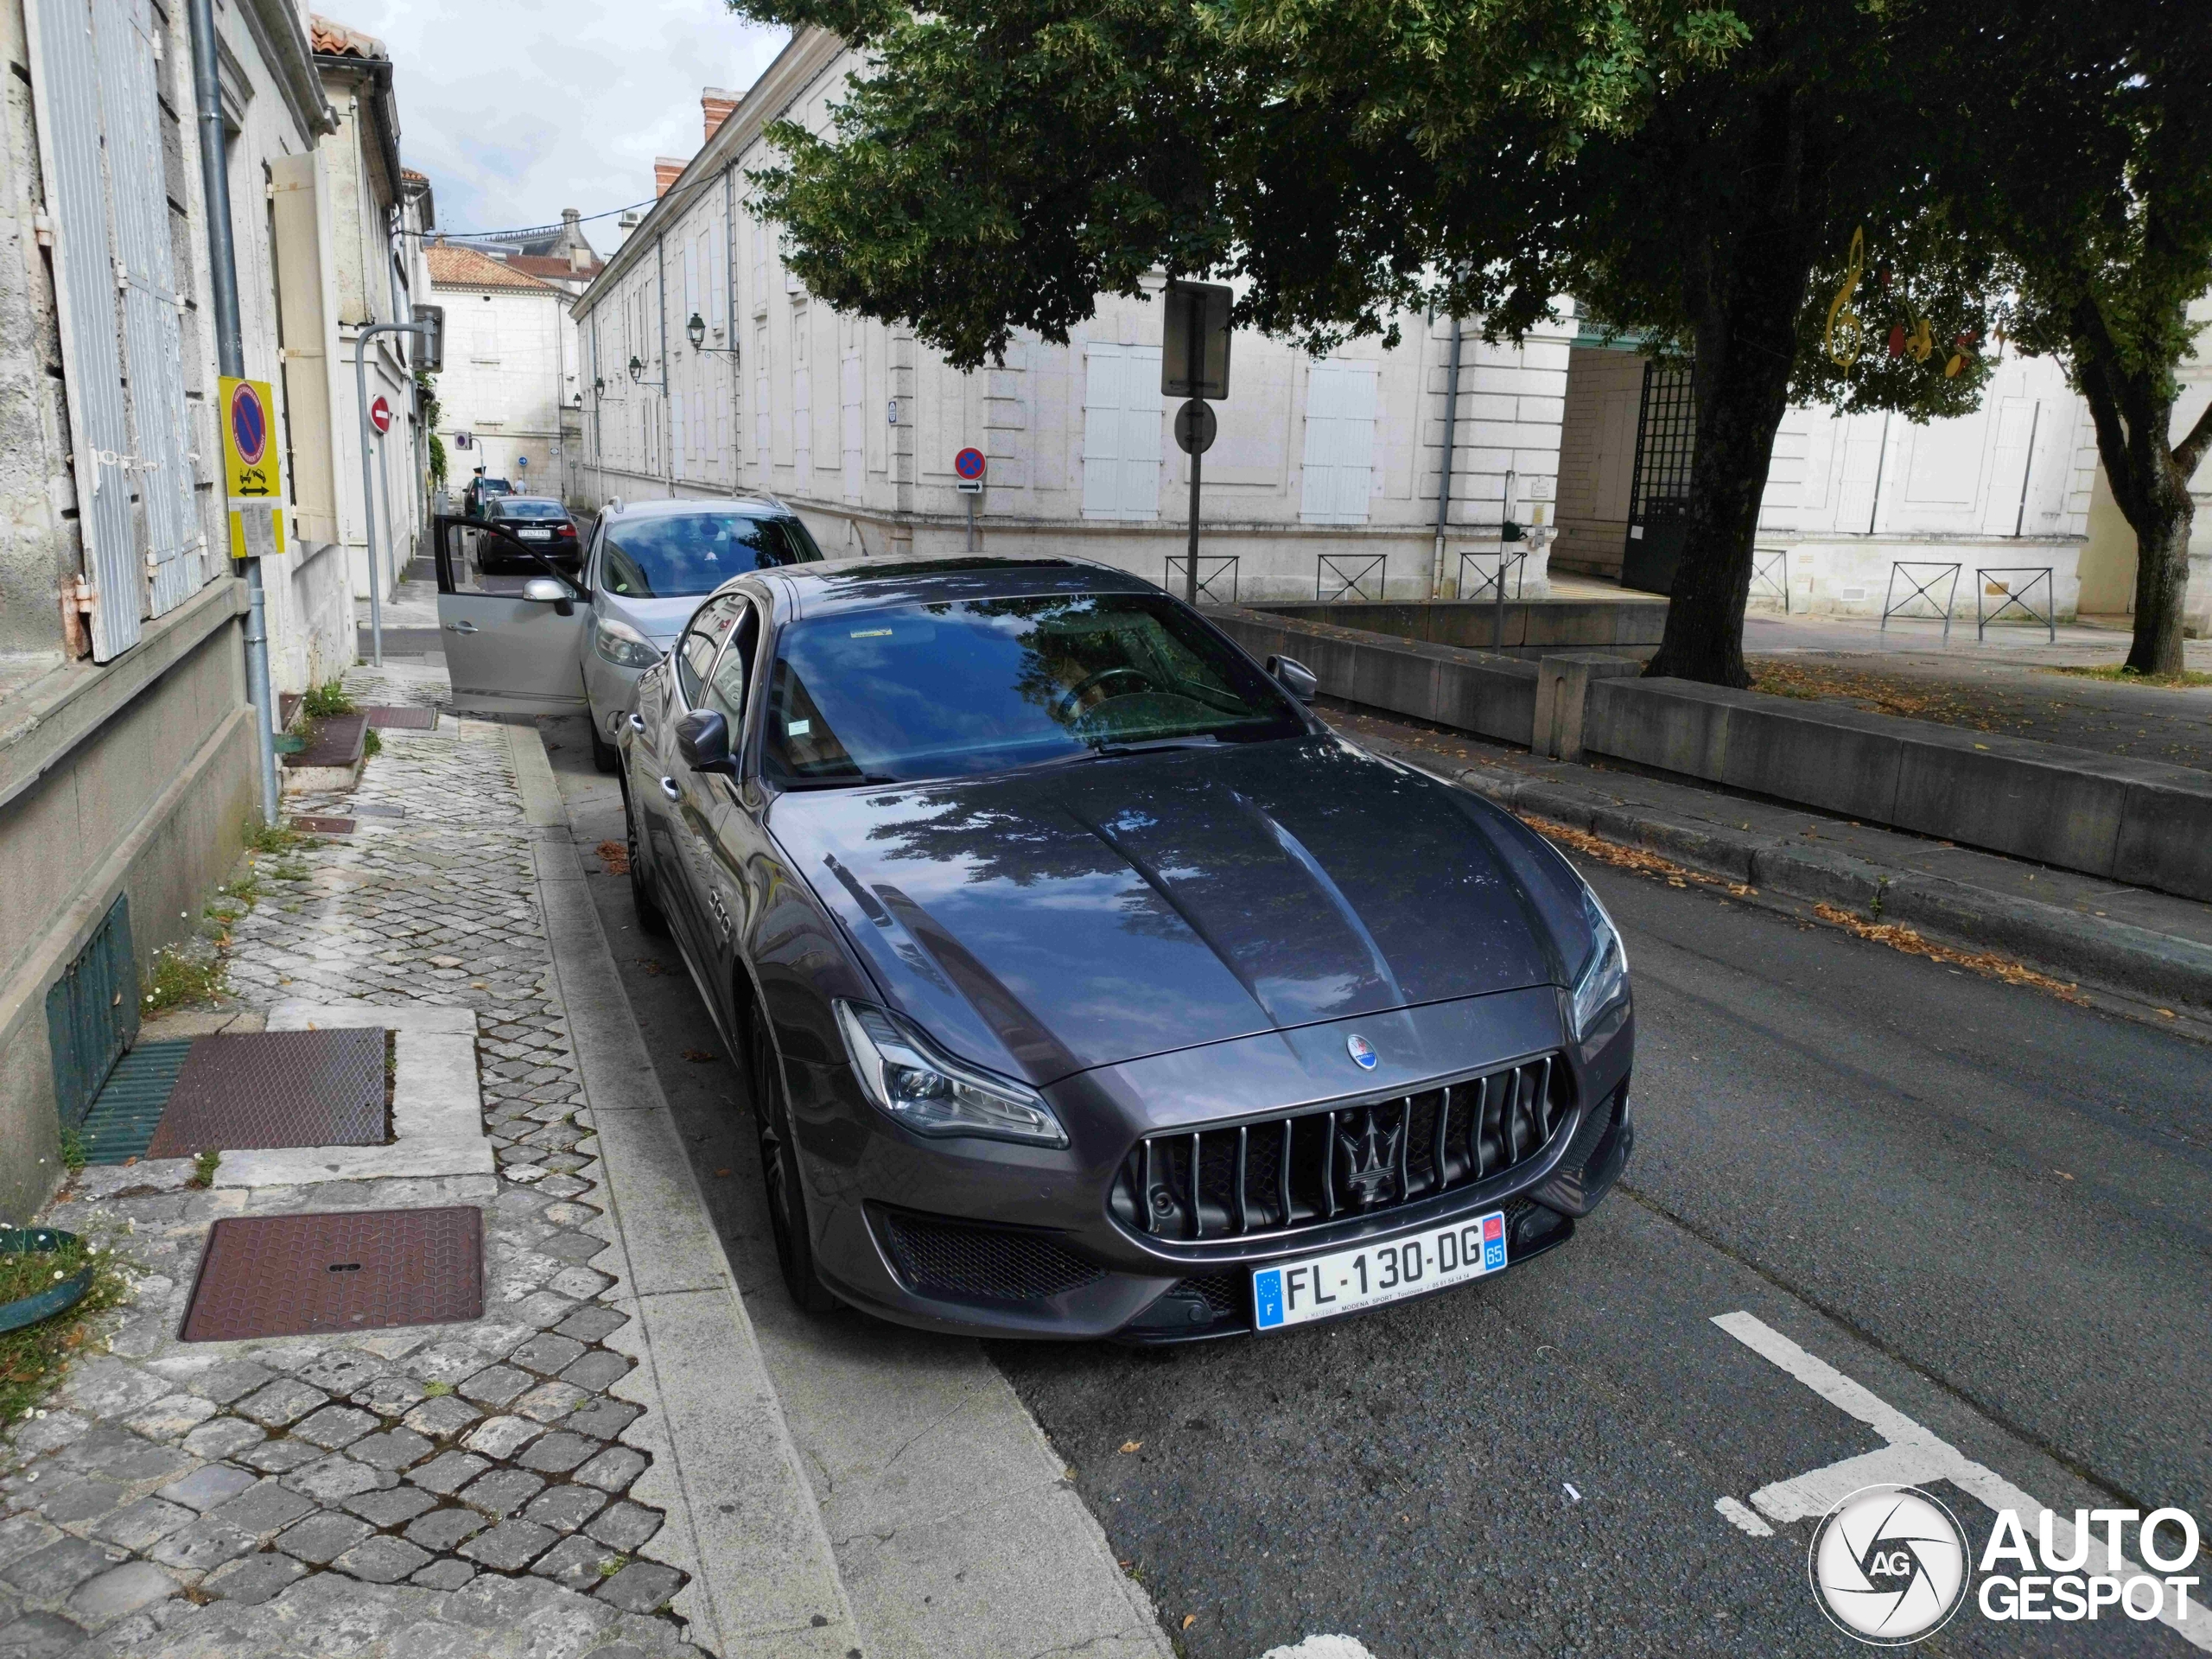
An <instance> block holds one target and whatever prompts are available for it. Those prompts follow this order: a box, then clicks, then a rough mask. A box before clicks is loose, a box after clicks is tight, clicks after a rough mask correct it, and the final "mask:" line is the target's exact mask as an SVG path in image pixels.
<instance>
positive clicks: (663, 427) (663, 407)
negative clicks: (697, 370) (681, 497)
mask: <svg viewBox="0 0 2212 1659" xmlns="http://www.w3.org/2000/svg"><path fill="white" fill-rule="evenodd" d="M667 241H668V232H665V231H664V232H661V233H660V234H659V235H658V236H656V237H655V238H653V277H654V279H655V281H656V282H657V283H658V284H659V289H660V307H659V309H660V443H661V450H660V452H661V455H662V457H663V459H664V460H665V461H667V463H668V493H670V494H671V495H674V494H675V493H676V411H675V410H674V409H673V408H672V407H671V405H670V404H669V401H668V259H667V257H666V256H665V254H664V251H663V250H664V245H665V244H666V243H667Z"/></svg>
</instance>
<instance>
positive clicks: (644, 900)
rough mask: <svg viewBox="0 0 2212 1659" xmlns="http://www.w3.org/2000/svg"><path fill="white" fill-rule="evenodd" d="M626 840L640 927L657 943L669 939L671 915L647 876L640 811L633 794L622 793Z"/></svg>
mask: <svg viewBox="0 0 2212 1659" xmlns="http://www.w3.org/2000/svg"><path fill="white" fill-rule="evenodd" d="M622 838H623V842H624V844H625V845H626V846H627V847H628V849H629V850H630V903H631V905H632V907H633V908H634V909H635V910H636V911H637V912H638V925H639V928H640V929H642V930H643V931H645V932H647V933H650V934H652V936H653V937H654V938H657V939H662V938H667V937H668V913H667V912H665V911H664V910H662V909H661V907H660V900H659V899H658V896H657V895H656V894H655V893H654V892H653V882H652V876H650V875H648V874H646V873H645V859H644V857H643V856H642V852H643V849H641V848H640V846H639V841H638V813H637V809H636V808H635V807H633V806H632V805H631V804H630V791H629V790H628V789H624V790H623V791H622Z"/></svg>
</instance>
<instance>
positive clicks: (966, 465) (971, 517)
mask: <svg viewBox="0 0 2212 1659" xmlns="http://www.w3.org/2000/svg"><path fill="white" fill-rule="evenodd" d="M989 465H990V463H989V462H988V461H985V460H984V459H983V452H982V450H980V449H977V448H972V447H971V448H966V449H963V450H962V451H961V452H960V453H959V454H957V455H955V456H954V457H953V458H952V471H953V475H954V476H955V477H956V478H957V479H958V480H959V482H958V483H957V484H956V485H954V486H953V487H954V488H955V489H957V490H958V491H959V492H960V493H961V494H963V495H964V496H966V497H967V498H968V550H969V552H970V553H973V552H974V551H975V550H976V502H977V501H978V500H979V499H982V493H983V474H984V473H985V472H986V471H987V470H988V468H989Z"/></svg>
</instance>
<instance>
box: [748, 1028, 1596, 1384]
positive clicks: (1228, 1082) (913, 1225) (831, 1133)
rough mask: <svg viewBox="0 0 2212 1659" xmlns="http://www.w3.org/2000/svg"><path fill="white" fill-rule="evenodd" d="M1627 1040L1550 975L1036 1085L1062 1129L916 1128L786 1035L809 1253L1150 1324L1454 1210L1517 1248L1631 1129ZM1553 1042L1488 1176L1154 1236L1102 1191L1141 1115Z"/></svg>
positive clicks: (1231, 1307)
mask: <svg viewBox="0 0 2212 1659" xmlns="http://www.w3.org/2000/svg"><path fill="white" fill-rule="evenodd" d="M1354 1033H1357V1034H1359V1035H1362V1036H1363V1037H1365V1038H1366V1039H1368V1040H1369V1041H1370V1042H1371V1043H1372V1044H1373V1045H1374V1046H1375V1048H1376V1050H1377V1051H1378V1052H1380V1054H1381V1055H1382V1056H1383V1059H1382V1061H1381V1063H1380V1064H1379V1065H1378V1066H1377V1068H1376V1071H1375V1073H1374V1074H1372V1075H1371V1076H1368V1077H1361V1076H1359V1074H1358V1073H1357V1071H1354V1069H1353V1068H1352V1067H1351V1065H1350V1063H1349V1061H1348V1060H1347V1058H1346V1047H1345V1039H1346V1038H1347V1037H1348V1036H1349V1035H1351V1034H1354ZM1634 1039H1635V1033H1634V1022H1633V1020H1632V1018H1624V1019H1623V1020H1621V1021H1620V1022H1619V1024H1618V1027H1617V1028H1616V1029H1615V1030H1614V1031H1613V1032H1612V1033H1611V1035H1610V1036H1609V1037H1608V1038H1607V1039H1605V1041H1604V1042H1603V1043H1602V1044H1600V1045H1599V1046H1598V1047H1597V1048H1596V1051H1595V1052H1593V1053H1591V1054H1588V1055H1584V1054H1580V1053H1578V1052H1574V1051H1573V1049H1572V1047H1571V1046H1569V1045H1567V1043H1566V1042H1565V1041H1564V1040H1563V1032H1562V1014H1561V1009H1560V995H1559V994H1558V993H1557V992H1556V991H1554V990H1553V989H1551V988H1536V989H1532V990H1528V991H1516V992H1509V993H1503V994H1501V995H1494V996H1487V997H1478V998H1469V999H1466V1000H1465V1001H1460V1002H1455V1003H1446V1004H1440V1005H1436V1006H1434V1007H1427V1008H1421V1009H1408V1010H1402V1011H1399V1012H1397V1013H1395V1014H1385V1015H1367V1016H1363V1017H1360V1018H1358V1019H1356V1020H1340V1021H1335V1022H1332V1023H1330V1024H1327V1025H1323V1026H1317V1027H1306V1028H1304V1029H1302V1030H1300V1031H1296V1032H1288V1033H1268V1034H1266V1035H1264V1036H1259V1037H1253V1038H1247V1039H1239V1040H1236V1041H1233V1042H1228V1043H1221V1044H1215V1045H1211V1046H1208V1047H1205V1048H1202V1049H1197V1050H1192V1051H1186V1052H1182V1053H1178V1054H1170V1055H1162V1056H1154V1057H1152V1058H1147V1059H1143V1060H1138V1061H1133V1062H1129V1063H1128V1064H1126V1065H1119V1066H1110V1067H1103V1068H1099V1069H1098V1070H1096V1071H1089V1072H1084V1073H1080V1074H1078V1075H1077V1076H1076V1077H1072V1078H1069V1079H1066V1080H1065V1081H1064V1082H1062V1083H1061V1084H1056V1085H1055V1086H1054V1087H1053V1088H1052V1089H1050V1090H1046V1093H1047V1095H1048V1096H1049V1097H1050V1098H1051V1100H1052V1104H1053V1106H1054V1109H1056V1110H1057V1111H1058V1113H1059V1115H1060V1117H1061V1120H1062V1122H1064V1123H1065V1124H1066V1125H1067V1127H1068V1130H1069V1134H1070V1136H1071V1141H1072V1144H1071V1146H1070V1147H1067V1148H1065V1149H1064V1150H1048V1149H1046V1148H1041V1147H1020V1146H1014V1145H1010V1144H1004V1143H995V1142H990V1141H976V1140H965V1139H963V1140H955V1141H929V1140H924V1139H922V1138H920V1137H917V1136H914V1135H910V1134H908V1133H907V1132H906V1130H905V1129H903V1128H900V1127H899V1126H898V1125H895V1124H893V1123H892V1122H890V1121H889V1120H888V1119H887V1118H886V1117H885V1116H883V1115H882V1114H881V1113H880V1112H878V1111H876V1110H875V1109H874V1108H873V1107H871V1106H869V1105H868V1104H867V1103H866V1102H865V1101H864V1100H862V1099H861V1096H860V1094H859V1090H858V1087H857V1084H855V1080H854V1079H853V1077H852V1075H851V1071H850V1069H849V1067H846V1066H842V1065H808V1064H805V1063H802V1062H796V1061H793V1060H792V1058H791V1056H790V1055H789V1054H788V1053H787V1054H786V1068H785V1069H786V1072H787V1074H788V1077H789V1081H790V1084H791V1096H792V1100H791V1105H792V1118H793V1128H794V1129H795V1130H796V1135H797V1141H798V1147H799V1151H800V1163H801V1168H802V1171H803V1173H804V1180H805V1185H806V1188H807V1195H808V1211H809V1217H810V1224H811V1229H812V1232H813V1235H814V1245H815V1257H816V1262H817V1268H818V1269H819V1270H820V1272H821V1274H822V1276H823V1279H824V1281H826V1282H827V1283H828V1284H829V1286H830V1287H831V1288H832V1289H833V1290H835V1291H836V1293H837V1294H838V1295H840V1296H841V1297H842V1298H843V1299H844V1300H847V1301H849V1302H851V1303H853V1304H854V1305H855V1306H859V1307H861V1308H864V1309H866V1310H867V1311H868V1312H870V1313H875V1314H878V1315H880V1317H882V1318H885V1319H893V1320H895V1321H897V1322H899V1323H900V1324H905V1325H916V1326H919V1327H922V1328H925V1329H930V1330H937V1331H944V1332H961V1333H965V1334H969V1335H976V1334H985V1335H994V1336H1001V1337H1033V1338H1061V1339H1065V1338H1117V1339H1120V1340H1123V1341H1131V1342H1146V1343H1154V1342H1168V1341H1187V1340H1192V1339H1197V1338H1210V1337H1218V1336H1226V1335H1231V1334H1235V1333H1237V1332H1243V1331H1248V1330H1249V1329H1250V1328H1251V1314H1252V1309H1251V1293H1250V1284H1251V1274H1252V1271H1253V1270H1254V1269H1255V1268H1262V1267H1267V1266H1270V1265H1275V1264H1280V1263H1282V1262H1294V1261H1300V1260H1303V1259H1305V1258H1306V1257H1308V1256H1311V1255H1317V1254H1320V1253H1323V1252H1326V1251H1329V1250H1334V1249H1344V1248H1346V1247H1348V1246H1351V1245H1353V1244H1357V1243H1370V1242H1383V1241H1388V1240H1390V1239H1393V1238H1396V1237H1399V1236H1404V1235H1408V1234H1410V1233H1414V1232H1417V1231H1420V1230H1423V1229H1425V1228H1429V1227H1433V1226H1437V1225H1440V1224H1442V1223H1444V1222H1446V1221H1449V1220H1452V1219H1453V1218H1455V1217H1462V1216H1466V1215H1471V1214H1478V1213H1484V1212H1487V1211H1492V1210H1498V1209H1503V1210H1504V1211H1506V1212H1507V1220H1508V1225H1509V1227H1510V1235H1509V1241H1508V1250H1507V1257H1508V1262H1509V1265H1511V1264H1513V1263H1517V1262H1521V1261H1522V1260H1525V1259H1527V1258H1529V1257H1530V1256H1533V1255H1538V1254H1541V1252H1542V1251H1544V1250H1547V1249H1552V1248H1553V1247H1554V1246H1556V1245H1558V1244H1560V1243H1565V1242H1566V1241H1567V1238H1569V1237H1570V1236H1572V1235H1573V1229H1574V1222H1575V1219H1576V1218H1577V1217H1580V1216H1582V1215H1585V1214H1587V1213H1588V1212H1589V1211H1590V1210H1591V1209H1592V1207H1594V1206H1595V1205H1596V1204H1597V1203H1598V1201H1599V1199H1600V1198H1603V1196H1604V1195H1605V1192H1606V1191H1607V1190H1608V1189H1609V1188H1610V1187H1611V1185H1612V1184H1613V1182H1614V1181H1615V1180H1617V1179H1618V1177H1619V1175H1620V1173H1621V1171H1622V1169H1623V1168H1624V1166H1625V1165H1626V1163H1627V1160H1628V1157H1629V1154H1630V1150H1631V1149H1632V1147H1633V1146H1634V1144H1635V1128H1634V1125H1633V1122H1632V1121H1631V1120H1630V1115H1629V1108H1628V1095H1629V1090H1628V1083H1629V1070H1630V1059H1631V1057H1632V1055H1633V1052H1634ZM1545 1054H1552V1055H1554V1056H1556V1057H1557V1058H1556V1060H1555V1064H1557V1065H1560V1066H1561V1067H1563V1068H1564V1071H1565V1072H1566V1076H1565V1077H1564V1078H1563V1079H1562V1082H1563V1084H1564V1085H1565V1089H1566V1093H1567V1109H1566V1111H1565V1113H1564V1115H1563V1116H1560V1117H1558V1118H1557V1119H1556V1120H1555V1122H1554V1128H1553V1130H1552V1133H1551V1135H1550V1136H1549V1138H1548V1139H1547V1140H1545V1141H1543V1143H1542V1145H1541V1147H1538V1148H1536V1149H1535V1150H1534V1151H1532V1152H1531V1153H1530V1154H1528V1155H1526V1156H1523V1157H1521V1158H1520V1159H1519V1160H1518V1161H1516V1162H1513V1163H1512V1164H1511V1165H1510V1167H1508V1168H1506V1169H1505V1170H1504V1171H1503V1173H1499V1174H1497V1175H1495V1176H1491V1177H1487V1178H1484V1179H1468V1180H1465V1181H1463V1182H1461V1183H1460V1184H1458V1185H1450V1186H1447V1187H1446V1188H1445V1190H1442V1191H1440V1192H1432V1193H1428V1194H1426V1195H1424V1194H1423V1193H1421V1192H1418V1191H1416V1192H1414V1195H1413V1196H1412V1197H1411V1198H1408V1199H1406V1200H1405V1201H1403V1202H1401V1203H1395V1204H1389V1205H1381V1206H1378V1207H1377V1208H1376V1209H1373V1210H1371V1211H1359V1212H1356V1213H1355V1212H1352V1211H1350V1210H1347V1211H1346V1212H1345V1213H1343V1214H1340V1215H1338V1216H1337V1217H1335V1218H1334V1219H1329V1220H1319V1221H1313V1222H1302V1223H1300V1224H1296V1225H1294V1226H1291V1227H1287V1228H1276V1229H1274V1230H1268V1229H1266V1228H1260V1229H1256V1230H1255V1231H1254V1233H1253V1234H1252V1235H1251V1236H1240V1235H1238V1234H1236V1233H1234V1232H1230V1233H1228V1234H1225V1235H1223V1234H1219V1233H1213V1234H1205V1233H1203V1230H1202V1236H1199V1237H1198V1238H1196V1239H1192V1238H1189V1237H1180V1238H1166V1237H1158V1236H1146V1235H1145V1234H1144V1233H1143V1232H1142V1230H1141V1229H1140V1228H1138V1227H1135V1226H1132V1225H1131V1224H1130V1222H1129V1215H1130V1206H1129V1205H1128V1201H1127V1199H1126V1198H1125V1197H1124V1198H1122V1201H1120V1202H1119V1203H1118V1204H1117V1202H1116V1184H1117V1182H1122V1181H1125V1180H1126V1179H1128V1177H1127V1175H1126V1173H1125V1171H1126V1170H1127V1168H1128V1163H1127V1161H1126V1160H1128V1154H1130V1152H1131V1148H1132V1147H1137V1146H1139V1145H1140V1144H1141V1142H1142V1141H1143V1140H1144V1139H1145V1138H1146V1137H1147V1136H1153V1137H1160V1136H1162V1135H1173V1136H1174V1137H1176V1138H1177V1139H1183V1138H1185V1137H1186V1136H1187V1135H1188V1133H1189V1132H1190V1131H1192V1130H1195V1129H1197V1128H1199V1127H1200V1126H1206V1127H1208V1128H1218V1127H1219V1126H1220V1125H1222V1124H1223V1123H1224V1122H1227V1123H1230V1124H1235V1123H1236V1122H1239V1121H1260V1120H1274V1119H1279V1118H1280V1117H1281V1116H1282V1115H1284V1114H1285V1113H1289V1112H1304V1111H1306V1110H1307V1109H1317V1110H1318V1109H1325V1108H1326V1107H1327V1106H1329V1105H1330V1104H1331V1103H1337V1102H1340V1101H1343V1100H1345V1099H1347V1098H1351V1097H1357V1099H1359V1100H1361V1101H1369V1100H1374V1099H1379V1098H1381V1097H1383V1096H1391V1095H1392V1093H1393V1091H1402V1092H1403V1093H1404V1094H1406V1095H1408V1096H1410V1095H1411V1094H1413V1093H1414V1092H1415V1091H1418V1090H1421V1088H1422V1087H1423V1086H1424V1085H1426V1084H1428V1083H1429V1082H1431V1081H1432V1080H1433V1079H1437V1078H1440V1077H1447V1076H1464V1075H1466V1074H1468V1073H1471V1072H1474V1071H1481V1070H1483V1069H1484V1068H1490V1067H1495V1066H1499V1065H1507V1064H1510V1063H1511V1062H1513V1061H1515V1060H1516V1059H1522V1058H1526V1057H1529V1056H1541V1055H1545ZM1348 1072H1349V1073H1351V1077H1347V1075H1346V1074H1347V1073H1348ZM1354 1078H1357V1084H1355V1083H1354V1081H1353V1079H1354ZM1298 1121H1299V1122H1307V1121H1309V1120H1308V1119H1306V1118H1304V1117H1300V1119H1299V1120H1298ZM1406 1121H1407V1122H1411V1121H1412V1119H1411V1116H1410V1110H1409V1112H1408V1118H1407V1120H1406ZM1117 1212H1118V1213H1117Z"/></svg>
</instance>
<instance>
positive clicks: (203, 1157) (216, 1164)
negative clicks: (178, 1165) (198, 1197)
mask: <svg viewBox="0 0 2212 1659" xmlns="http://www.w3.org/2000/svg"><path fill="white" fill-rule="evenodd" d="M222 1162H223V1154H221V1153H220V1152H218V1151H217V1150H216V1149H215V1148H214V1147H207V1149H206V1150H204V1151H201V1152H197V1153H194V1154H193V1158H192V1185H194V1186H200V1187H207V1186H213V1185H215V1172H216V1170H217V1169H219V1168H220V1167H221V1166H222Z"/></svg>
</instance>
